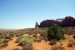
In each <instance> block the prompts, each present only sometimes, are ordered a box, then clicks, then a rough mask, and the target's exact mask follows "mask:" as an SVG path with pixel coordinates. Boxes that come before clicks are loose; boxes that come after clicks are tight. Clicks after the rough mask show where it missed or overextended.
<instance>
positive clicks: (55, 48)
mask: <svg viewBox="0 0 75 50" xmlns="http://www.w3.org/2000/svg"><path fill="white" fill-rule="evenodd" d="M51 50H65V48H64V47H63V46H61V45H54V46H53V47H52V48H51Z"/></svg>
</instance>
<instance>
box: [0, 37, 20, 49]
mask: <svg viewBox="0 0 75 50" xmlns="http://www.w3.org/2000/svg"><path fill="white" fill-rule="evenodd" d="M15 41H16V37H14V38H13V39H12V40H11V41H9V42H8V46H7V47H5V48H1V49H0V50H11V49H13V48H20V49H21V47H20V46H17V43H15Z"/></svg>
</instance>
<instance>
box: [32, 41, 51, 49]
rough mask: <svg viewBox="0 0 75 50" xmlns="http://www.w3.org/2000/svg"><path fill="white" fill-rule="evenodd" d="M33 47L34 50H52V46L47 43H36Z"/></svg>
mask: <svg viewBox="0 0 75 50" xmlns="http://www.w3.org/2000/svg"><path fill="white" fill-rule="evenodd" d="M33 47H34V50H50V45H48V42H46V41H41V42H34V43H33Z"/></svg>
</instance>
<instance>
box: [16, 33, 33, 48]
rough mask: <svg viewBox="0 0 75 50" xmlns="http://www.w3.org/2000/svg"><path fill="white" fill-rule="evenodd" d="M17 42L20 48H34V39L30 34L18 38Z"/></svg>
mask: <svg viewBox="0 0 75 50" xmlns="http://www.w3.org/2000/svg"><path fill="white" fill-rule="evenodd" d="M17 42H18V43H19V45H20V46H22V47H24V48H25V47H28V46H29V47H30V46H32V42H33V37H32V36H30V35H28V34H24V35H22V36H20V37H18V38H17Z"/></svg>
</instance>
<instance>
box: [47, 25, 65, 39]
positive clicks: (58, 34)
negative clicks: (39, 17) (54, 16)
mask: <svg viewBox="0 0 75 50" xmlns="http://www.w3.org/2000/svg"><path fill="white" fill-rule="evenodd" d="M64 33H65V29H64V28H62V27H59V26H52V27H49V29H48V31H47V34H48V35H47V37H48V40H52V39H54V40H60V39H64Z"/></svg>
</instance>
